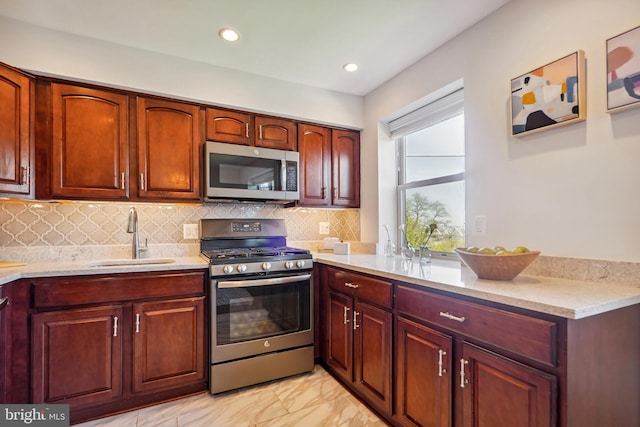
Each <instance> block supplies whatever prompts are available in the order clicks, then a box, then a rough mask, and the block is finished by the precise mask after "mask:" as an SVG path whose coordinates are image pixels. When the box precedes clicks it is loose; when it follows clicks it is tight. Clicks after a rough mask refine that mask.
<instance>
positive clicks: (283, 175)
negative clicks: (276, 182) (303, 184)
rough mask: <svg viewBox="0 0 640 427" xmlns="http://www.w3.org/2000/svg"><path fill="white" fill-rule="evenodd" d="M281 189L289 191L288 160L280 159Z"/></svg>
mask: <svg viewBox="0 0 640 427" xmlns="http://www.w3.org/2000/svg"><path fill="white" fill-rule="evenodd" d="M280 191H287V161H286V160H285V159H282V160H280Z"/></svg>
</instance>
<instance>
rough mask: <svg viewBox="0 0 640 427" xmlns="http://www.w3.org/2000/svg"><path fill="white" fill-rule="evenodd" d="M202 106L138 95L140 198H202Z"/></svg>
mask: <svg viewBox="0 0 640 427" xmlns="http://www.w3.org/2000/svg"><path fill="white" fill-rule="evenodd" d="M201 146H202V138H201V137H200V108H199V107H198V106H196V105H191V104H186V103H182V102H174V101H165V100H160V99H154V98H144V97H138V177H137V178H138V197H140V198H143V199H146V198H149V199H161V200H171V199H175V200H199V199H200V148H201Z"/></svg>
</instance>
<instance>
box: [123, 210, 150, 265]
mask: <svg viewBox="0 0 640 427" xmlns="http://www.w3.org/2000/svg"><path fill="white" fill-rule="evenodd" d="M127 233H133V241H132V242H131V252H132V253H131V256H132V257H133V259H138V258H140V252H141V251H146V250H147V246H148V244H147V242H146V240H145V245H144V247H143V248H141V247H140V236H139V233H138V212H137V211H136V208H131V209H129V221H128V223H127Z"/></svg>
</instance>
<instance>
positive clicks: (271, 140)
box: [255, 116, 297, 151]
mask: <svg viewBox="0 0 640 427" xmlns="http://www.w3.org/2000/svg"><path fill="white" fill-rule="evenodd" d="M255 145H256V147H265V148H278V149H281V150H292V151H295V150H296V148H297V134H296V124H295V123H294V122H293V121H291V120H286V119H276V118H273V117H260V116H258V117H256V118H255Z"/></svg>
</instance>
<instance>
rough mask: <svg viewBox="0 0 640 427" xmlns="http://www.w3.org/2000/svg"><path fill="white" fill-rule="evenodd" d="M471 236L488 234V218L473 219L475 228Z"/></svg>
mask: <svg viewBox="0 0 640 427" xmlns="http://www.w3.org/2000/svg"><path fill="white" fill-rule="evenodd" d="M471 234H472V235H474V236H485V235H486V234H487V217H486V216H484V215H481V216H474V217H473V228H472V230H471Z"/></svg>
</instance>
